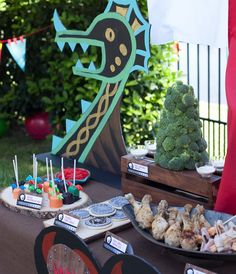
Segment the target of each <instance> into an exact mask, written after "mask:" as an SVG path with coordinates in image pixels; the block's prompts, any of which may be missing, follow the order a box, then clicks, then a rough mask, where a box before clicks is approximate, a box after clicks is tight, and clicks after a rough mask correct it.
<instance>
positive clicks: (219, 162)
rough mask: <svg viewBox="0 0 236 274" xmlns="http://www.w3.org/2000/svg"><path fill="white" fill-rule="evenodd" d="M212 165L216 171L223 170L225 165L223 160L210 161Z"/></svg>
mask: <svg viewBox="0 0 236 274" xmlns="http://www.w3.org/2000/svg"><path fill="white" fill-rule="evenodd" d="M211 162H212V165H213V166H214V167H215V168H216V169H223V168H224V164H225V159H224V158H222V159H216V160H212V161H211Z"/></svg>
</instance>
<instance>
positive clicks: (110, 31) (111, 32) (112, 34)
mask: <svg viewBox="0 0 236 274" xmlns="http://www.w3.org/2000/svg"><path fill="white" fill-rule="evenodd" d="M105 37H106V39H107V40H108V41H109V42H113V41H114V40H115V32H114V30H113V29H111V28H107V29H106V32H105Z"/></svg>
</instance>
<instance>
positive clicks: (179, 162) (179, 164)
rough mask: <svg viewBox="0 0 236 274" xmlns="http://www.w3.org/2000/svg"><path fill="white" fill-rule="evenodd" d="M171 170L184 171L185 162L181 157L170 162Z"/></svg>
mask: <svg viewBox="0 0 236 274" xmlns="http://www.w3.org/2000/svg"><path fill="white" fill-rule="evenodd" d="M168 167H169V169H173V170H182V169H183V168H184V161H183V159H181V158H180V157H174V158H172V159H171V160H170V161H169V164H168Z"/></svg>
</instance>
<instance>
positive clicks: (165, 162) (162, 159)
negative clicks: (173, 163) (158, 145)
mask: <svg viewBox="0 0 236 274" xmlns="http://www.w3.org/2000/svg"><path fill="white" fill-rule="evenodd" d="M159 164H160V166H162V167H164V168H168V164H169V159H168V158H167V157H166V156H165V154H162V155H161V157H160V158H159Z"/></svg>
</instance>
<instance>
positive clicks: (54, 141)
mask: <svg viewBox="0 0 236 274" xmlns="http://www.w3.org/2000/svg"><path fill="white" fill-rule="evenodd" d="M61 140H62V138H60V137H58V136H56V135H53V136H52V150H53V149H55V148H56V147H57V146H58V145H59V144H60V142H61Z"/></svg>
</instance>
